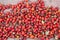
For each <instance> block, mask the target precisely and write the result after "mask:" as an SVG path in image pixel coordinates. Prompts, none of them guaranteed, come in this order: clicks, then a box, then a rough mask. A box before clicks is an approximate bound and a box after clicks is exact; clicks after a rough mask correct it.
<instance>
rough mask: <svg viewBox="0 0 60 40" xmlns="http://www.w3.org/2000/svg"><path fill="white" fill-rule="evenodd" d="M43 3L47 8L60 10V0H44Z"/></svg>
mask: <svg viewBox="0 0 60 40" xmlns="http://www.w3.org/2000/svg"><path fill="white" fill-rule="evenodd" d="M43 1H44V3H45V6H46V7H48V6H49V7H50V6H53V7H59V8H60V0H43Z"/></svg>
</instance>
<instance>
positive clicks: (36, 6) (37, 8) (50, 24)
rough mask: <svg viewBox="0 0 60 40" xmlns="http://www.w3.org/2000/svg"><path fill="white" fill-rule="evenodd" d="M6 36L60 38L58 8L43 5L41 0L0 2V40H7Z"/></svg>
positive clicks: (45, 39)
mask: <svg viewBox="0 0 60 40" xmlns="http://www.w3.org/2000/svg"><path fill="white" fill-rule="evenodd" d="M6 9H11V10H10V11H6ZM5 11H6V12H5ZM8 37H10V38H20V37H23V38H41V40H49V39H50V38H55V39H56V40H60V39H59V38H60V10H59V9H58V8H57V7H55V8H54V7H45V5H44V2H43V1H42V0H38V1H37V2H35V3H28V2H27V1H26V2H20V3H18V4H17V5H2V4H0V40H7V38H8ZM23 40H25V39H23Z"/></svg>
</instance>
